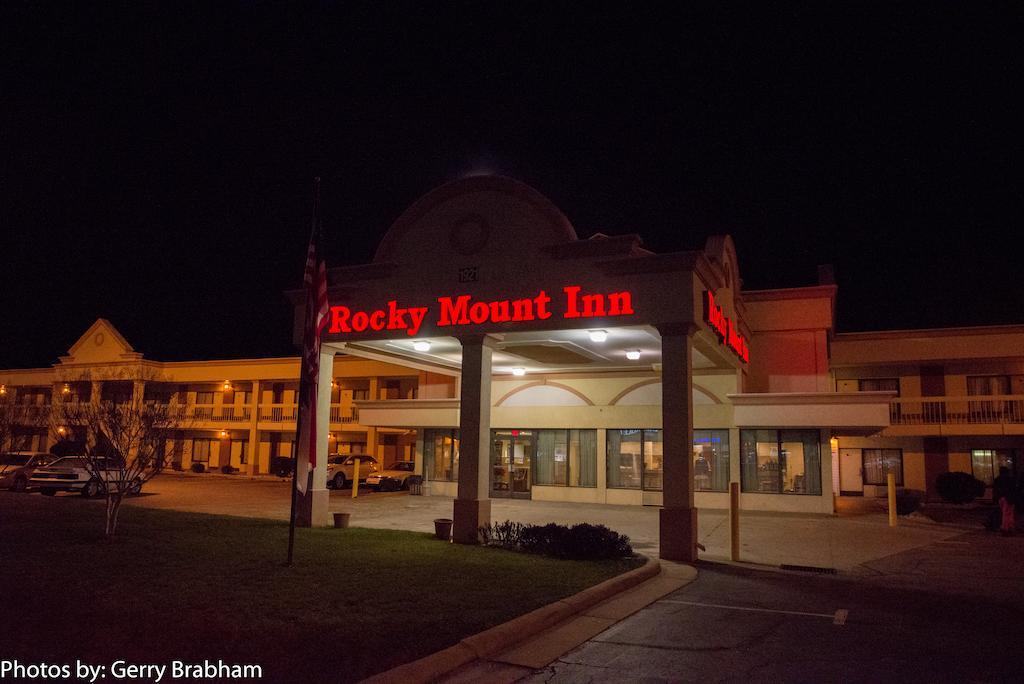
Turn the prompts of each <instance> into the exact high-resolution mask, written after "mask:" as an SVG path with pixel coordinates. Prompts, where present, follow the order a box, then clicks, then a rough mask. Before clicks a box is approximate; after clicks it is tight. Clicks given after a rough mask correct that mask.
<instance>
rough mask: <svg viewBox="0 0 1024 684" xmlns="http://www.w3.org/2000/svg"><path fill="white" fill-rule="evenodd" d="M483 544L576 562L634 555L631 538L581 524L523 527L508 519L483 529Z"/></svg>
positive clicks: (604, 528)
mask: <svg viewBox="0 0 1024 684" xmlns="http://www.w3.org/2000/svg"><path fill="white" fill-rule="evenodd" d="M480 536H481V538H482V540H483V543H484V544H487V545H489V546H499V547H501V548H505V549H511V550H513V551H523V552H526V553H536V554H541V555H545V556H555V557H556V558H571V559H574V560H602V559H607V558H624V557H628V556H632V555H633V547H632V546H630V544H629V537H626V536H625V535H621V534H619V533H618V532H615V531H614V530H610V529H608V528H607V527H605V526H604V525H590V524H588V523H580V524H578V525H573V526H572V527H566V526H565V525H557V524H555V523H548V524H547V525H523V524H522V523H517V522H512V521H511V520H506V521H505V522H503V523H494V524H492V525H489V526H487V527H481V528H480Z"/></svg>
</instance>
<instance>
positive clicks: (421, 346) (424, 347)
mask: <svg viewBox="0 0 1024 684" xmlns="http://www.w3.org/2000/svg"><path fill="white" fill-rule="evenodd" d="M412 348H413V349H415V350H416V351H422V352H426V351H430V342H428V341H427V340H416V341H415V342H413V343H412Z"/></svg>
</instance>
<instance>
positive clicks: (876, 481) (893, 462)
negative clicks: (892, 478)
mask: <svg viewBox="0 0 1024 684" xmlns="http://www.w3.org/2000/svg"><path fill="white" fill-rule="evenodd" d="M861 453H862V454H863V456H864V484H869V485H881V486H883V487H884V486H886V485H888V484H889V473H893V474H895V475H896V485H897V486H898V487H902V486H903V450H902V449H864V450H863V451H862V452H861Z"/></svg>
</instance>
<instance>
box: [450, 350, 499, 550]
mask: <svg viewBox="0 0 1024 684" xmlns="http://www.w3.org/2000/svg"><path fill="white" fill-rule="evenodd" d="M459 342H461V343H462V391H461V401H460V403H459V432H460V442H459V493H458V496H457V497H456V498H455V504H454V511H453V513H454V515H453V520H454V524H453V526H452V536H453V538H454V540H455V541H456V542H457V543H459V544H476V543H477V542H478V541H479V538H480V535H479V532H478V530H479V529H480V528H481V527H483V526H484V525H489V524H490V523H491V500H490V498H489V496H488V491H487V489H488V482H489V480H488V470H487V468H488V467H489V464H490V448H491V356H492V354H493V352H494V349H493V345H494V339H493V338H491V337H487V336H486V335H472V336H467V337H463V338H461V339H460V340H459Z"/></svg>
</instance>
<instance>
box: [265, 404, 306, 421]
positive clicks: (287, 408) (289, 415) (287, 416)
mask: <svg viewBox="0 0 1024 684" xmlns="http://www.w3.org/2000/svg"><path fill="white" fill-rule="evenodd" d="M298 415H299V407H298V406H296V405H295V404H264V405H262V406H260V416H259V419H260V420H267V421H270V422H271V423H285V422H288V421H293V420H295V419H296V418H297V417H298Z"/></svg>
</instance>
